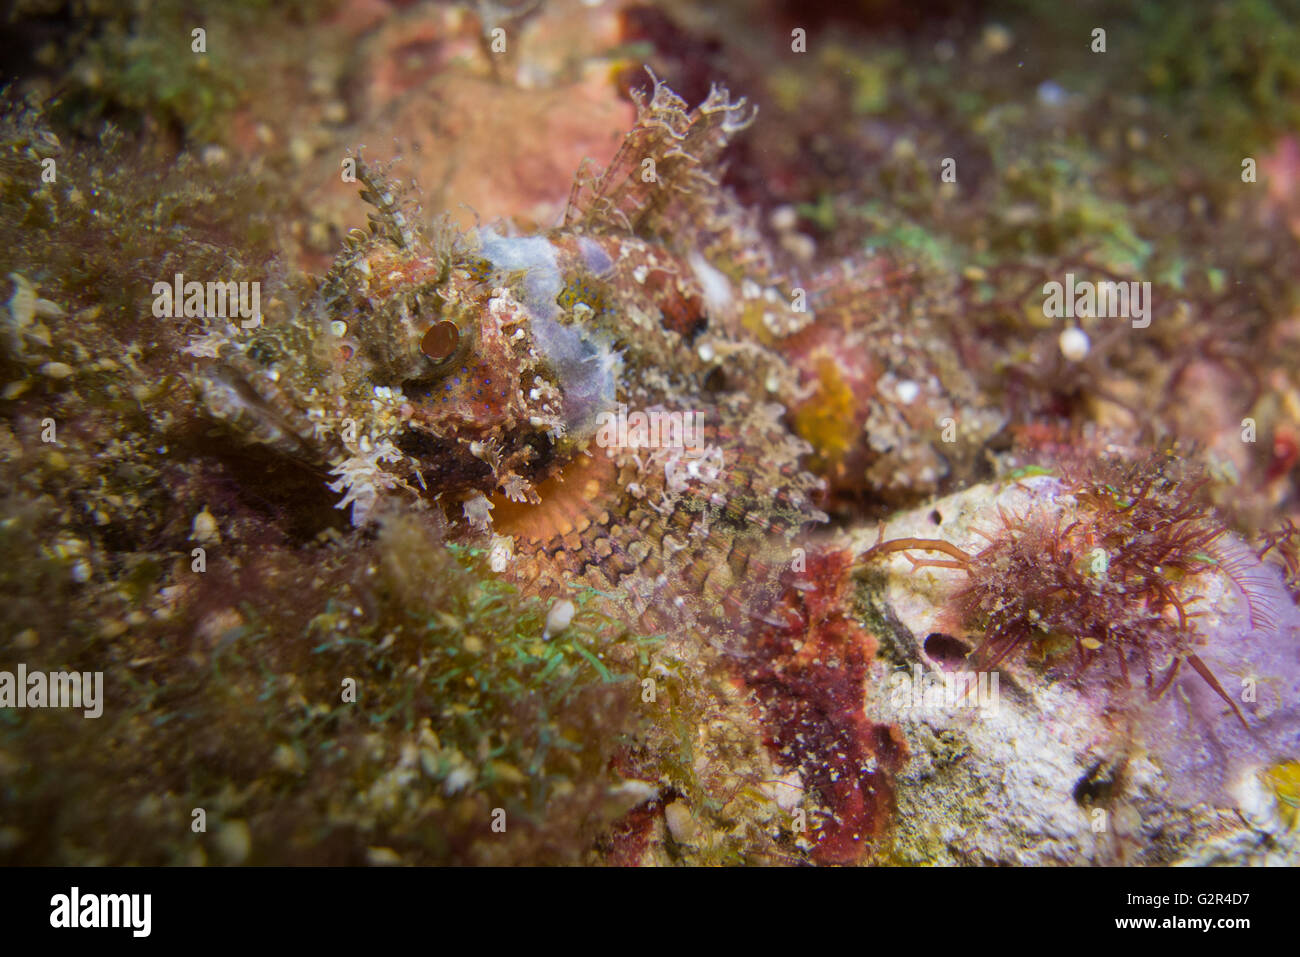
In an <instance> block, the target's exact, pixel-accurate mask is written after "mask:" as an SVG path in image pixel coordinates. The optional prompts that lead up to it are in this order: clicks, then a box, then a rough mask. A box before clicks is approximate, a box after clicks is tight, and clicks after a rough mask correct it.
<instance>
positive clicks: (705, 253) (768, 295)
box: [191, 81, 826, 625]
mask: <svg viewBox="0 0 1300 957" xmlns="http://www.w3.org/2000/svg"><path fill="white" fill-rule="evenodd" d="M637 112H638V117H637V122H636V124H635V126H634V128H633V129H632V130H631V131H630V132H629V133H628V134H627V136H626V138H625V140H624V142H623V143H622V146H621V148H620V149H619V151H618V153H617V154H616V156H615V158H614V160H613V161H612V163H611V165H610V166H609V167H608V168H606V169H605V170H604V171H603V172H599V173H595V172H593V171H591V170H589V169H588V168H587V167H586V165H585V164H584V167H583V168H582V169H580V170H579V172H578V175H577V178H576V180H575V183H574V186H573V189H572V192H571V194H570V198H569V202H568V205H567V208H566V211H565V214H564V217H563V221H562V223H561V224H560V225H559V226H557V227H556V228H553V229H551V230H549V231H545V232H542V233H539V234H536V235H516V234H513V233H512V231H510V230H509V229H508V228H503V227H502V226H500V225H498V226H495V227H485V226H480V227H478V228H476V229H473V230H470V231H461V230H459V229H457V228H456V227H454V226H453V225H451V224H450V222H449V220H447V219H446V218H443V219H441V220H436V221H432V222H430V223H427V224H426V223H423V222H421V217H420V215H419V211H418V207H417V206H416V204H415V203H414V201H413V200H412V199H411V198H410V197H409V196H407V195H405V194H404V193H403V191H402V190H401V189H399V188H398V187H396V186H395V185H393V184H392V183H390V182H389V181H388V179H387V178H386V177H385V175H384V174H383V173H382V172H380V171H377V170H376V169H374V168H371V167H367V166H366V165H365V164H364V163H362V164H360V165H359V168H358V178H359V179H360V181H361V184H362V186H363V187H364V188H363V190H362V198H363V199H365V200H366V201H367V202H368V203H370V204H371V205H372V206H373V207H374V209H373V211H372V213H371V217H370V219H371V222H370V229H369V231H368V232H366V231H362V230H354V232H353V234H352V235H351V236H350V237H349V240H348V245H347V248H346V249H345V250H344V251H343V252H342V253H341V254H340V256H339V257H338V259H337V260H336V262H335V263H334V265H333V267H332V268H331V270H330V271H329V272H328V274H327V275H326V276H325V277H324V279H323V281H322V282H321V283H320V285H319V289H318V294H317V295H316V296H315V297H314V298H313V300H312V301H311V302H310V303H308V304H307V305H305V306H303V307H302V308H300V309H299V310H298V312H297V315H296V316H294V317H293V318H292V320H290V321H285V322H279V323H268V324H266V325H264V326H262V327H260V328H257V329H255V330H239V331H236V330H233V329H230V330H228V331H227V332H226V333H224V334H223V333H221V332H220V331H211V332H209V334H208V335H207V336H205V337H204V339H203V345H202V347H201V348H192V349H191V351H192V352H193V353H194V354H195V355H196V356H198V357H200V363H199V365H198V367H197V368H196V371H195V374H194V383H195V386H196V388H197V391H198V394H199V396H200V398H201V401H202V403H203V405H204V406H205V407H206V409H207V411H208V412H209V414H210V415H211V416H213V417H215V418H217V419H219V420H221V421H223V422H224V423H225V424H226V425H227V426H229V427H230V428H231V429H233V430H234V431H236V432H238V433H240V434H241V435H243V436H244V437H245V438H246V439H248V440H250V441H255V442H260V443H264V444H266V445H269V446H272V447H273V448H275V449H277V450H280V451H282V452H284V453H285V454H286V455H291V456H293V457H295V458H297V459H299V460H301V461H304V462H306V463H309V464H311V465H312V466H314V467H317V468H319V469H321V470H322V471H325V470H329V471H330V472H331V475H330V479H329V481H330V487H331V488H332V489H333V490H334V491H335V492H337V493H340V495H341V501H340V502H339V507H341V508H342V507H348V506H350V508H351V516H352V521H353V523H354V525H357V526H362V525H365V524H367V523H369V522H372V521H374V520H375V518H376V517H377V516H378V515H379V514H380V513H381V512H382V510H383V508H384V507H387V505H388V503H391V502H393V501H394V500H405V503H406V507H417V508H439V509H441V510H442V511H443V513H444V515H445V516H446V517H447V518H448V519H449V520H450V522H451V524H452V529H453V534H455V535H458V536H461V537H463V538H464V539H465V540H471V541H477V542H479V543H480V544H483V545H486V546H487V547H489V548H490V550H491V554H492V556H493V567H494V569H495V570H497V571H500V572H502V573H504V574H509V575H513V576H515V577H516V578H517V579H518V580H519V581H521V582H527V583H529V586H530V588H532V589H534V590H536V591H538V592H542V593H545V592H548V591H549V592H550V593H552V594H554V593H557V592H560V591H563V590H565V589H571V588H573V587H575V586H581V585H587V586H590V587H591V588H594V589H596V590H597V591H599V592H602V593H604V594H616V595H617V596H618V597H619V601H620V602H623V603H624V605H625V608H626V609H627V610H629V611H631V612H632V613H633V615H632V617H641V618H643V619H644V618H646V617H649V618H651V619H653V620H654V621H655V623H657V624H660V625H662V624H664V623H665V622H667V623H673V622H676V623H690V622H697V621H700V620H702V619H712V620H718V619H720V618H724V617H729V616H731V615H734V614H735V609H728V608H727V607H726V606H727V604H728V602H732V603H737V602H744V603H745V604H746V605H747V609H746V610H747V611H748V612H749V614H750V615H751V617H752V616H753V615H754V614H760V615H761V614H762V613H763V612H762V609H763V608H764V607H768V608H770V607H772V603H773V601H774V600H775V596H776V594H777V591H778V587H779V586H778V585H777V581H776V580H777V578H778V574H779V571H780V569H781V568H782V567H784V566H788V565H789V563H790V561H791V555H792V553H793V551H794V549H793V547H792V542H793V540H794V539H795V537H796V536H798V535H800V533H802V532H805V531H807V530H808V529H810V528H812V527H814V526H816V525H817V524H818V523H821V522H824V521H825V520H826V515H825V514H824V513H823V512H822V511H821V510H820V509H819V507H818V501H819V499H818V495H819V493H820V492H821V490H822V489H823V487H824V484H825V483H824V482H823V480H822V479H821V478H820V477H818V476H816V475H814V474H812V472H810V471H809V469H808V467H807V465H806V462H807V460H808V457H809V453H810V451H811V448H810V446H809V445H808V443H807V442H805V441H804V440H803V439H802V438H800V437H799V436H798V435H797V434H796V433H795V432H794V431H792V429H791V428H790V426H789V424H788V422H787V417H788V415H787V413H788V409H789V408H790V407H791V405H792V403H794V402H796V401H797V400H798V399H799V398H800V397H801V395H803V394H806V386H801V383H800V376H799V373H798V370H797V368H795V367H794V365H793V364H792V362H791V361H790V359H789V357H788V356H786V355H783V353H782V351H781V348H780V346H781V343H782V342H783V341H786V340H789V339H790V338H791V337H794V336H796V335H798V334H799V333H800V331H801V330H803V329H805V328H806V327H807V326H808V325H809V324H810V323H811V322H812V321H813V313H812V311H810V310H809V308H808V307H807V306H806V305H805V300H804V296H803V290H802V289H799V288H797V287H795V286H793V285H792V283H791V282H790V281H789V280H788V279H786V278H785V277H783V276H781V275H780V274H779V270H778V269H777V267H776V265H775V257H774V255H773V254H772V253H771V252H770V251H768V248H767V246H766V245H765V241H764V239H763V237H762V235H761V232H760V230H759V228H758V225H757V222H756V216H755V214H754V213H752V212H751V211H749V210H746V209H745V208H744V207H742V206H741V204H740V203H739V202H738V201H737V200H736V198H735V197H734V195H733V194H732V193H731V192H730V191H729V190H727V189H725V188H724V187H723V186H722V185H721V182H720V179H721V171H720V157H721V154H722V152H723V149H724V148H725V146H726V145H727V143H728V141H729V140H730V139H731V137H732V136H733V135H734V134H735V133H736V132H738V131H740V130H742V129H743V128H745V127H746V126H747V125H748V124H749V123H750V122H751V121H752V120H753V116H754V114H753V112H752V111H751V110H750V109H749V108H748V107H747V105H746V103H745V101H744V100H739V101H735V102H733V101H732V100H731V99H730V97H729V94H728V93H727V91H726V90H725V89H722V88H718V87H715V88H714V89H713V90H712V92H711V93H710V95H709V97H708V98H707V99H706V100H705V101H704V102H703V103H701V104H700V105H699V106H698V107H697V108H695V109H693V110H690V109H688V108H687V105H686V104H685V103H684V102H683V101H682V100H681V99H680V98H679V97H677V96H676V95H675V94H674V93H673V92H672V91H671V90H669V89H668V87H667V86H666V85H664V84H663V83H661V82H659V81H655V84H654V88H653V93H652V95H651V96H649V97H647V96H645V95H641V96H638V98H637ZM808 301H815V299H814V300H808ZM801 389H803V392H802V393H801ZM678 416H681V417H688V418H684V419H683V418H678ZM616 421H617V422H618V423H620V424H622V423H624V422H626V423H628V424H629V425H631V428H624V429H620V428H612V427H611V425H612V424H613V423H614V422H616ZM682 421H685V422H688V423H689V422H694V423H697V424H698V428H695V429H686V428H678V423H679V422H682ZM647 422H649V423H651V424H652V425H653V424H656V423H657V424H660V425H663V424H665V423H667V426H668V427H661V428H659V429H658V430H655V429H654V428H650V429H647V428H645V424H646V423H647ZM692 433H693V434H692ZM683 437H689V441H682V439H683ZM665 439H666V441H664V440H665ZM737 596H743V597H737ZM764 596H766V597H765V598H764ZM756 609H757V611H756Z"/></svg>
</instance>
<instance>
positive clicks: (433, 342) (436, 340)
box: [420, 319, 460, 362]
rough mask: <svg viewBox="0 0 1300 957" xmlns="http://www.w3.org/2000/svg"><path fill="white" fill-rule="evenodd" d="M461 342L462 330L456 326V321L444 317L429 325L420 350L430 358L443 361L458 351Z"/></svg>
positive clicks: (421, 341)
mask: <svg viewBox="0 0 1300 957" xmlns="http://www.w3.org/2000/svg"><path fill="white" fill-rule="evenodd" d="M459 342H460V330H459V329H458V328H456V323H454V322H452V321H451V320H449V319H444V320H442V321H441V322H435V323H434V324H433V325H432V326H430V327H429V331H428V332H426V333H425V334H424V338H423V339H421V340H420V351H421V352H423V353H424V354H425V355H426V356H428V357H429V358H430V359H434V360H436V361H438V362H441V361H442V360H444V359H446V358H448V357H449V356H450V355H451V354H452V353H453V352H455V351H456V345H457V343H459Z"/></svg>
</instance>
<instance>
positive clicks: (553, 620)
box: [542, 598, 577, 638]
mask: <svg viewBox="0 0 1300 957" xmlns="http://www.w3.org/2000/svg"><path fill="white" fill-rule="evenodd" d="M575 611H577V609H576V608H574V607H573V602H571V601H569V600H568V599H567V598H564V599H561V600H560V601H557V602H556V603H555V604H554V605H552V606H551V610H550V611H549V612H548V613H547V615H546V630H545V631H544V632H543V633H542V637H543V638H550V637H551V636H552V635H558V634H559V633H560V632H562V631H564V629H566V628H568V627H569V624H570V623H571V622H572V621H573V613H574V612H575Z"/></svg>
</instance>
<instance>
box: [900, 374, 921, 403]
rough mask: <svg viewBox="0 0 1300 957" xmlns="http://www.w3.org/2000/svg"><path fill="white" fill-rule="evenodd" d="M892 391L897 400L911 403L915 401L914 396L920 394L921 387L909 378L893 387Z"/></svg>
mask: <svg viewBox="0 0 1300 957" xmlns="http://www.w3.org/2000/svg"><path fill="white" fill-rule="evenodd" d="M894 393H895V395H897V396H898V401H899V402H901V403H903V405H911V404H912V403H913V402H915V401H916V397H917V396H919V395H920V394H921V387H920V386H919V385H917V384H916V383H915V382H913V381H912V380H911V379H904V380H903V381H902V382H900V383H898V385H896V386H895V387H894Z"/></svg>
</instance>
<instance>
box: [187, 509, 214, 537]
mask: <svg viewBox="0 0 1300 957" xmlns="http://www.w3.org/2000/svg"><path fill="white" fill-rule="evenodd" d="M190 537H191V538H193V539H194V541H196V542H201V543H203V544H207V543H208V542H219V541H221V532H220V530H219V529H218V528H217V520H216V519H215V518H214V517H213V516H212V513H211V512H209V511H208V509H207V506H206V505H205V506H204V507H203V511H201V512H199V514H197V515H195V516H194V523H193V525H192V526H191V528H190Z"/></svg>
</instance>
